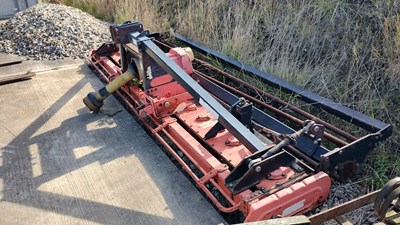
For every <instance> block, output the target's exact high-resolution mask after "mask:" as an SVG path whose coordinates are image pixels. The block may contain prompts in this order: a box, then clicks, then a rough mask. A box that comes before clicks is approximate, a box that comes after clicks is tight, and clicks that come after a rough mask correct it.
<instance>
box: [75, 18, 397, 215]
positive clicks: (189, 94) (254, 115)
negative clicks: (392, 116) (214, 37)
mask: <svg viewBox="0 0 400 225" xmlns="http://www.w3.org/2000/svg"><path fill="white" fill-rule="evenodd" d="M110 31H111V35H112V40H113V42H110V43H104V44H103V45H102V46H101V47H99V48H98V49H97V50H95V51H93V52H92V54H91V56H90V57H89V62H90V64H91V66H92V67H93V68H94V69H95V70H96V71H97V72H98V74H99V75H100V77H101V79H102V80H103V81H104V82H105V83H107V85H106V86H105V87H104V88H102V89H100V90H99V91H97V92H91V93H89V94H88V95H87V97H85V98H84V100H83V101H84V103H85V104H86V106H87V107H88V108H89V109H90V110H91V111H93V112H98V111H100V110H101V107H102V106H103V102H104V99H106V98H107V96H109V95H111V94H113V93H115V94H116V95H117V96H119V98H120V100H121V101H122V102H123V104H124V105H125V106H126V107H127V108H129V109H130V110H131V111H132V112H133V113H135V114H136V116H137V117H138V118H140V119H141V121H142V124H143V125H144V126H145V127H146V128H147V129H148V130H149V131H151V133H152V134H153V136H154V137H155V138H156V139H157V140H158V141H159V142H160V143H161V144H162V145H163V146H164V147H165V149H166V150H167V151H168V152H169V154H170V155H171V156H172V157H173V158H175V160H176V161H177V162H179V164H180V165H181V166H182V168H183V169H184V170H185V171H186V172H187V174H188V175H189V176H190V177H191V178H192V179H193V181H194V183H195V184H196V185H197V186H198V187H199V188H200V189H201V190H202V191H203V192H204V194H205V195H206V196H207V197H208V198H209V199H210V200H211V201H212V203H213V204H214V205H215V206H216V207H217V208H218V209H219V210H220V211H222V212H224V213H234V212H235V213H236V214H237V215H239V217H240V219H239V220H240V221H244V222H252V221H260V220H266V219H270V218H277V217H287V216H292V215H298V214H303V213H305V212H308V211H310V210H312V209H314V208H316V207H317V206H318V205H320V204H321V203H322V202H324V201H325V200H326V198H327V196H328V194H329V191H330V187H331V179H337V180H346V179H348V178H349V177H351V176H352V175H353V174H354V171H356V169H357V167H358V166H359V165H360V164H361V163H362V162H363V160H364V159H365V157H366V155H367V153H368V152H369V151H371V150H372V149H373V148H374V147H376V145H377V144H378V143H379V142H380V141H383V140H385V139H386V138H388V137H389V136H390V135H391V132H392V128H391V126H390V125H388V124H385V123H383V122H381V121H378V120H376V119H373V118H370V117H368V116H366V115H364V114H362V113H359V112H356V111H354V110H352V109H350V108H347V107H345V106H342V105H340V104H338V103H334V102H332V101H330V100H328V99H325V98H323V97H320V96H318V95H316V94H313V93H310V92H307V91H304V90H302V89H300V88H298V87H296V86H294V85H291V84H289V83H286V82H283V81H281V80H279V79H277V78H275V77H273V76H271V75H269V74H266V73H263V72H261V71H258V70H256V69H254V68H251V67H248V66H246V65H243V64H241V63H239V62H238V61H235V60H233V59H231V58H228V57H227V56H225V55H222V54H220V53H218V52H215V51H213V50H211V49H208V48H206V47H204V46H202V45H200V44H198V43H195V42H193V41H191V40H189V39H187V38H185V37H183V36H180V35H179V34H175V38H176V39H178V40H180V41H181V43H183V44H184V45H186V46H189V47H190V48H189V47H185V48H181V47H173V46H171V44H169V43H168V42H166V41H164V39H163V38H162V36H161V35H159V34H151V33H150V32H149V31H147V30H145V29H144V28H143V25H142V24H141V23H139V22H134V23H132V22H126V23H124V24H120V25H113V26H111V27H110ZM166 52H167V53H166ZM194 53H196V56H199V57H196V58H195V56H194ZM202 54H203V55H207V56H208V57H210V58H213V60H217V61H219V62H220V63H223V64H224V65H226V66H229V67H230V68H233V69H237V71H239V72H240V73H241V74H243V76H247V77H252V78H255V79H257V80H260V81H262V82H264V83H265V85H268V86H270V87H271V88H278V89H280V90H282V91H284V92H286V93H289V94H294V95H296V97H297V98H298V99H299V100H301V101H304V102H306V103H308V104H309V105H312V106H313V107H315V108H317V109H322V110H323V112H324V113H325V114H329V116H334V117H335V118H339V119H340V120H341V121H345V122H346V123H347V124H350V125H351V126H353V128H354V127H356V128H357V129H361V130H363V132H364V134H365V135H362V136H361V137H356V136H355V135H354V134H350V133H349V132H346V131H344V130H342V129H340V128H338V127H336V126H335V125H333V124H331V123H329V122H327V121H326V119H321V118H319V117H317V116H314V115H311V114H310V113H309V112H306V111H304V110H302V109H300V108H298V107H296V106H294V105H292V104H289V103H287V102H285V101H283V100H282V99H279V98H278V97H276V96H273V95H272V94H270V93H268V92H266V91H263V90H261V89H259V88H257V87H254V86H252V85H250V84H248V83H246V82H244V81H242V80H241V79H239V78H238V77H237V76H233V75H232V74H230V73H229V72H227V71H224V70H221V69H218V68H216V67H214V66H212V65H211V64H209V63H207V62H205V61H203V60H200V59H199V58H200V56H201V55H202ZM378 210H379V208H378Z"/></svg>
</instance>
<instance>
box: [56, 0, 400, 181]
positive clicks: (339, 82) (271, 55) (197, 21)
mask: <svg viewBox="0 0 400 225" xmlns="http://www.w3.org/2000/svg"><path fill="white" fill-rule="evenodd" d="M51 1H52V2H59V3H64V4H67V5H72V6H76V7H78V8H81V9H83V10H85V11H88V12H89V13H92V14H93V15H95V16H97V17H99V18H102V19H106V20H109V21H115V22H122V21H124V20H132V21H141V22H142V23H143V24H144V25H145V27H146V28H149V29H150V30H154V31H167V30H168V29H169V28H170V27H172V28H174V29H176V30H178V31H179V32H180V33H181V34H184V35H186V36H188V37H189V38H191V39H193V40H196V41H198V42H200V43H203V44H205V45H207V46H209V47H211V48H213V49H215V50H218V51H221V52H223V53H225V54H227V55H230V56H231V57H233V58H236V59H238V60H241V61H243V62H245V63H248V64H250V65H253V66H255V67H257V68H260V69H261V70H264V71H267V72H269V73H271V74H274V75H276V76H279V77H281V78H282V79H284V80H286V81H289V82H291V83H295V84H297V85H299V86H302V87H304V88H305V89H307V90H311V91H313V92H316V93H318V94H320V95H322V96H325V97H327V98H329V99H332V100H335V101H338V102H340V103H342V104H344V105H347V106H349V107H351V108H353V109H356V110H358V111H361V112H363V113H365V114H367V115H369V116H372V117H374V118H377V119H380V120H383V121H385V122H387V123H390V124H393V126H394V130H395V131H394V135H393V136H392V138H391V139H390V140H389V141H387V142H386V143H385V144H383V145H382V146H381V147H379V150H378V151H376V152H375V154H374V155H373V157H371V158H370V161H371V162H372V163H371V164H369V166H368V168H367V173H368V174H369V176H370V177H371V179H370V183H371V184H372V185H374V186H381V185H382V184H383V183H384V182H385V181H386V180H387V179H388V178H389V177H393V176H396V175H399V174H400V156H399V155H400V154H399V150H400V134H399V126H400V107H399V105H400V64H399V53H400V13H399V7H400V0H388V1H380V0H369V1H368V0H358V1H357V0H311V1H289V0H286V1H262V0H246V1H240V0H216V1H215V0H204V1H194V0H169V1H162V0H140V1H139V0H101V1H97V0H96V1H95V0H51ZM105 6H106V7H105Z"/></svg>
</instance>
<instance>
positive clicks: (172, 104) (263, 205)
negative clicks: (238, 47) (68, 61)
mask: <svg viewBox="0 0 400 225" xmlns="http://www.w3.org/2000/svg"><path fill="white" fill-rule="evenodd" d="M167 55H168V56H169V57H170V58H171V59H172V60H174V61H175V62H176V63H177V64H178V65H179V66H181V67H182V68H183V69H184V70H185V71H186V72H187V73H188V74H191V73H193V68H192V64H191V61H190V58H189V56H188V55H187V54H186V52H185V51H184V50H183V49H181V48H174V49H171V50H170V52H169V53H167ZM118 57H119V53H118V52H114V53H113V54H112V55H111V56H108V57H107V56H102V57H98V56H97V55H96V51H94V52H93V53H92V55H91V56H90V57H89V62H90V64H91V65H92V66H93V67H94V68H95V69H96V70H97V72H99V74H100V75H101V77H102V78H103V79H104V80H105V81H106V82H110V81H111V80H112V79H114V78H115V77H116V76H118V75H120V74H121V73H122V71H121V69H120V67H119V65H118V64H115V62H118ZM151 86H152V87H153V88H151V89H148V90H146V91H143V90H142V89H141V88H139V87H137V86H135V85H134V84H132V83H128V84H126V85H124V86H123V87H122V88H121V89H119V90H118V91H117V92H116V93H117V94H118V96H119V97H120V98H121V99H122V101H123V102H124V103H125V104H126V105H127V107H129V108H130V109H131V110H132V111H133V112H134V113H135V114H136V115H137V116H138V117H139V118H140V119H141V120H142V122H143V124H144V126H145V127H147V128H148V129H149V130H150V131H151V132H152V133H153V134H154V136H155V138H157V140H158V141H160V143H161V144H163V145H164V146H165V148H166V149H167V150H168V152H169V153H170V154H171V155H172V156H173V157H174V158H175V159H176V160H177V161H178V162H179V163H180V164H181V166H182V168H183V169H184V170H185V171H186V172H187V173H188V174H189V176H190V177H191V178H192V179H193V180H194V182H195V183H196V185H197V186H198V187H199V188H200V189H201V190H202V191H203V192H204V193H205V195H206V196H207V197H208V198H209V199H210V200H211V201H212V202H213V203H214V204H215V206H216V207H217V208H218V209H219V210H221V211H222V212H226V213H230V212H234V211H236V210H240V211H241V212H243V213H244V215H245V216H246V219H245V221H246V222H250V221H257V220H262V219H268V218H271V217H274V216H279V215H282V216H290V215H294V214H298V213H303V212H306V211H308V210H310V209H312V208H314V207H315V206H316V205H318V204H320V203H321V202H322V201H324V200H325V199H326V198H327V195H328V193H329V189H330V185H331V182H330V178H329V177H328V175H326V174H325V173H323V172H320V173H317V174H310V175H308V174H306V173H304V172H296V171H295V170H294V169H292V168H290V167H283V166H282V167H279V168H278V169H277V170H276V171H273V172H272V173H270V174H268V175H267V176H266V178H265V179H263V180H262V181H261V182H260V183H259V184H258V185H257V189H255V190H245V191H243V192H240V193H239V194H236V195H232V194H231V192H230V191H229V189H228V188H227V187H226V186H225V182H224V181H225V179H226V177H227V176H228V175H229V174H230V172H231V171H232V169H233V168H234V167H235V166H237V165H238V164H239V163H240V162H241V161H242V160H243V159H244V158H245V157H247V156H249V155H251V154H252V153H251V152H250V151H249V150H248V149H247V148H245V147H244V146H243V145H242V144H241V143H240V142H238V141H237V140H236V138H234V137H233V136H232V134H230V133H229V132H228V131H227V130H222V131H221V132H219V133H218V134H217V135H216V137H213V138H210V139H208V140H204V136H205V134H206V133H207V132H208V131H209V129H210V128H211V127H212V126H213V125H215V124H216V123H217V120H216V119H215V118H214V117H213V115H212V114H210V113H209V112H207V110H206V109H205V108H203V107H202V106H198V105H196V104H195V103H194V101H193V98H192V96H191V95H190V94H189V93H188V92H186V90H185V89H184V88H183V87H182V86H181V85H179V84H178V83H177V82H176V81H174V80H173V79H172V77H171V76H170V75H169V74H165V75H163V76H160V77H157V78H155V79H153V80H152V81H151ZM182 106H183V108H182ZM178 109H179V110H178ZM144 118H147V119H144ZM165 138H167V139H169V140H170V141H172V142H173V143H174V144H175V146H177V148H178V149H179V151H181V152H182V153H183V154H184V155H185V156H186V157H187V159H189V161H190V163H191V164H192V165H194V166H195V167H196V169H193V168H192V167H191V165H188V164H187V162H185V160H183V159H182V157H180V156H179V154H178V153H177V152H176V151H177V149H174V148H173V147H171V146H170V145H169V144H168V141H167V140H166V139H165ZM224 162H226V163H224ZM199 174H201V176H200V175H199ZM210 187H214V188H215V189H216V190H217V191H218V192H219V195H218V196H215V195H214V194H213V192H215V191H211V190H210ZM263 189H265V190H270V191H269V192H262V191H260V190H263ZM221 198H224V199H225V200H226V201H224V202H225V203H224V204H222V203H221V202H220V199H221Z"/></svg>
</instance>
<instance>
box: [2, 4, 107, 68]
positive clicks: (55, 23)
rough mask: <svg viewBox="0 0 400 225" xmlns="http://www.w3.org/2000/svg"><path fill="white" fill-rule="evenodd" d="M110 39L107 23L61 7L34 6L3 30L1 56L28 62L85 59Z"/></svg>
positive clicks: (51, 5)
mask: <svg viewBox="0 0 400 225" xmlns="http://www.w3.org/2000/svg"><path fill="white" fill-rule="evenodd" d="M110 39H111V37H110V35H109V30H108V24H107V23H105V22H103V21H100V20H98V19H96V18H94V17H93V16H91V15H89V14H87V13H85V12H82V11H81V10H79V9H76V8H72V7H69V6H64V5H57V4H39V5H36V6H33V7H31V8H29V9H27V10H25V11H22V12H19V13H17V14H16V15H15V16H14V17H12V18H10V19H9V20H8V21H7V22H6V23H5V24H3V25H1V26H0V52H5V53H13V54H17V55H23V56H27V58H28V59H37V60H41V59H62V58H66V57H74V58H76V57H80V58H85V57H87V56H88V55H89V54H90V52H91V51H92V50H93V49H95V48H97V47H99V46H100V45H101V44H102V43H104V42H106V41H109V40H110Z"/></svg>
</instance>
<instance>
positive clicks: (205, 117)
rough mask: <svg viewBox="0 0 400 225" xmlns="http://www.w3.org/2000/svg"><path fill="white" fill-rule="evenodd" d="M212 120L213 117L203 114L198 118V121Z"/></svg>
mask: <svg viewBox="0 0 400 225" xmlns="http://www.w3.org/2000/svg"><path fill="white" fill-rule="evenodd" d="M210 119H211V117H210V116H209V115H207V114H206V113H201V114H200V115H198V116H197V118H196V120H197V121H209V120H210Z"/></svg>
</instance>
